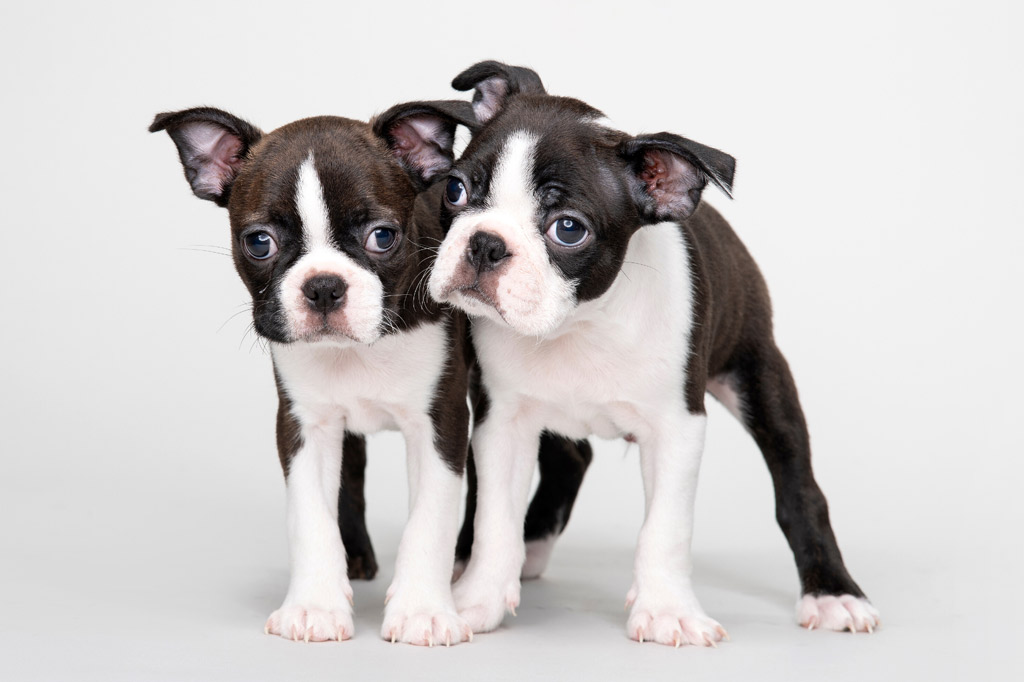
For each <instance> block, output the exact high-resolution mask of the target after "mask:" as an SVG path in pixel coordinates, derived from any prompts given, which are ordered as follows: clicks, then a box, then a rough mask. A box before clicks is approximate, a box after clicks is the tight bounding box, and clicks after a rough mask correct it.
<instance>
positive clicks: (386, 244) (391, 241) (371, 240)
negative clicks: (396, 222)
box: [364, 227, 398, 253]
mask: <svg viewBox="0 0 1024 682" xmlns="http://www.w3.org/2000/svg"><path fill="white" fill-rule="evenodd" d="M397 241H398V230H396V229H394V228H391V227H378V228H377V229H376V230H374V231H372V232H371V233H370V234H369V235H367V237H366V244H365V245H364V246H365V248H366V250H367V251H372V252H373V253H384V252H385V251H387V250H388V249H390V248H391V247H392V246H394V245H395V242H397Z"/></svg>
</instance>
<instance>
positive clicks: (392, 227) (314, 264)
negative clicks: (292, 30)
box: [150, 102, 471, 343]
mask: <svg viewBox="0 0 1024 682" xmlns="http://www.w3.org/2000/svg"><path fill="white" fill-rule="evenodd" d="M460 119H464V120H467V121H468V120H470V119H471V112H470V109H469V106H468V104H466V103H461V102H460V103H446V102H437V103H421V106H420V108H419V110H418V112H417V114H416V115H415V116H410V117H407V118H406V119H405V120H403V121H402V122H393V123H392V124H391V125H388V126H386V127H384V128H382V129H380V130H379V131H377V132H375V131H374V128H372V127H371V125H368V124H366V123H362V122H359V121H352V120H349V119H344V118H337V117H326V116H325V117H317V118H309V119H303V120H301V121H296V122H294V123H290V124H288V125H286V126H283V127H282V128H279V129H277V130H275V131H273V132H271V133H269V134H264V133H262V132H261V131H260V130H259V129H258V128H256V127H255V126H253V125H251V124H249V123H247V122H245V121H243V120H242V119H239V118H237V117H235V116H232V115H231V114H228V113H227V112H224V111H220V110H218V109H210V108H199V109H188V110H185V111H179V112H175V113H166V114H160V115H158V116H157V117H156V118H155V120H154V121H153V124H152V126H150V131H152V132H156V131H159V130H166V131H167V132H168V134H169V135H170V136H171V139H172V140H173V141H174V143H175V145H176V146H177V148H178V153H179V156H180V158H181V162H182V166H183V167H184V170H185V178H186V179H187V180H188V182H189V184H190V185H191V187H192V191H193V193H195V195H196V196H197V197H199V198H201V199H207V200H210V201H213V202H214V203H216V204H217V205H218V206H224V207H226V208H227V209H228V213H229V217H230V222H231V232H232V252H233V256H234V262H235V267H236V269H237V270H238V274H239V275H240V276H241V278H242V281H243V282H244V283H245V285H246V287H247V288H248V289H249V292H250V293H251V295H252V300H253V318H254V323H255V328H256V331H257V332H258V333H259V334H260V335H261V336H263V337H265V338H267V339H269V340H272V341H276V342H280V343H289V342H294V341H309V342H316V341H328V342H332V343H338V342H342V343H351V342H358V343H372V342H373V341H375V340H376V339H377V338H378V337H380V336H381V334H384V333H386V332H389V331H394V330H396V329H398V328H400V327H401V325H402V319H401V309H402V307H403V305H402V302H403V299H404V298H407V294H408V293H409V292H410V290H411V289H412V287H413V285H414V280H415V279H416V276H417V275H418V274H419V273H420V271H421V268H422V266H423V259H422V257H421V255H420V254H421V249H420V247H419V245H418V244H417V240H418V239H419V237H420V235H419V234H418V233H417V230H418V227H417V225H416V224H415V221H413V220H411V218H412V213H413V204H414V202H415V199H416V195H417V193H418V191H419V190H420V189H422V188H424V187H425V186H427V185H428V184H429V183H430V182H431V181H432V180H433V179H435V178H436V177H437V176H438V175H441V176H442V177H444V175H445V174H446V173H447V171H448V170H449V168H450V166H451V162H452V151H451V148H452V143H453V141H454V133H455V127H456V124H457V122H458V121H459V120H460Z"/></svg>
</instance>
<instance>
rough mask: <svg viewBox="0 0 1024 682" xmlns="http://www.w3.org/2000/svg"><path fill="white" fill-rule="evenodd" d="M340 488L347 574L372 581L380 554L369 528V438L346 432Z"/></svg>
mask: <svg viewBox="0 0 1024 682" xmlns="http://www.w3.org/2000/svg"><path fill="white" fill-rule="evenodd" d="M341 450H342V453H343V454H342V458H341V489H340V490H339V491H338V528H339V529H340V530H341V541H342V542H343V543H344V545H345V554H346V555H347V556H348V577H349V578H350V579H352V580H371V579H373V577H374V576H375V575H377V557H376V556H375V555H374V553H373V545H372V544H371V543H370V534H369V533H368V532H367V530H366V498H365V497H364V495H363V484H364V482H365V480H366V478H365V474H366V439H365V438H363V437H362V436H358V435H356V434H353V433H349V432H347V431H346V432H345V440H344V441H343V442H342V446H341Z"/></svg>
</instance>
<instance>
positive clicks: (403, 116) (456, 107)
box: [373, 100, 476, 187]
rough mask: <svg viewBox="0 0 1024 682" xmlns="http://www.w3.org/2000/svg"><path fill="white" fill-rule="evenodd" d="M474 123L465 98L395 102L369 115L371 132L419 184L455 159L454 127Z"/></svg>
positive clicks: (472, 126)
mask: <svg viewBox="0 0 1024 682" xmlns="http://www.w3.org/2000/svg"><path fill="white" fill-rule="evenodd" d="M459 124H462V125H464V126H466V127H467V128H470V129H473V128H475V127H476V118H475V117H474V116H473V108H472V107H471V106H470V105H469V102H462V101H457V100H451V101H448V100H445V101H438V102H408V103H406V104H396V105H395V106H393V107H391V108H390V109H388V110H387V111H385V112H384V113H383V114H381V115H379V116H376V117H375V118H374V119H373V132H374V134H376V135H377V137H380V138H381V139H382V140H384V142H385V143H387V145H388V148H389V149H390V150H391V152H392V153H393V154H394V155H395V158H397V159H398V162H399V163H401V164H402V167H403V168H405V170H406V171H407V172H408V173H409V175H410V176H411V177H412V179H413V181H414V182H416V184H417V185H419V186H420V187H426V186H427V185H429V184H430V183H431V182H432V181H434V180H436V179H437V177H438V176H440V175H443V174H445V173H447V172H448V170H449V169H450V168H451V167H452V164H453V163H454V162H455V154H454V152H453V151H452V148H453V147H454V146H455V129H456V128H457V127H458V126H459Z"/></svg>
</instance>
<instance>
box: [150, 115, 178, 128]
mask: <svg viewBox="0 0 1024 682" xmlns="http://www.w3.org/2000/svg"><path fill="white" fill-rule="evenodd" d="M172 115H173V112H170V111H165V112H163V113H160V114H157V115H156V116H154V117H153V122H152V123H150V124H149V132H151V133H158V132H160V131H161V130H163V129H164V128H166V127H167V119H168V118H170V117H171V116H172Z"/></svg>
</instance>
